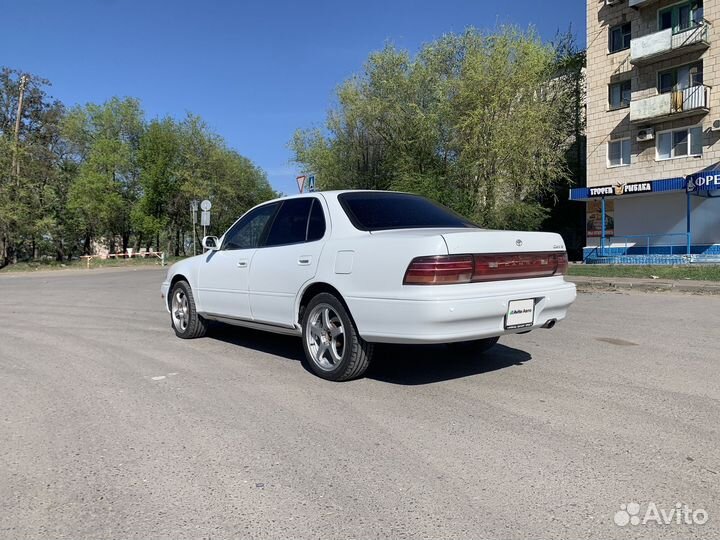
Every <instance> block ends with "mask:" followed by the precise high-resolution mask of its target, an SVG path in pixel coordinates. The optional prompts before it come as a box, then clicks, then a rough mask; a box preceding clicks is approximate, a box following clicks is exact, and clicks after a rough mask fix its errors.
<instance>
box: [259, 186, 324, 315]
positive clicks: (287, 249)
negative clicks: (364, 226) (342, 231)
mask: <svg viewBox="0 0 720 540" xmlns="http://www.w3.org/2000/svg"><path fill="white" fill-rule="evenodd" d="M325 223H326V221H325V213H324V209H323V204H322V201H321V200H320V199H319V198H317V197H300V198H295V199H288V200H286V201H284V202H283V205H282V207H281V208H280V210H279V211H278V213H277V216H276V217H275V219H274V221H273V224H272V227H271V228H270V231H269V233H268V234H267V239H266V240H265V242H264V245H263V246H262V247H260V248H258V250H257V252H256V253H255V255H254V256H253V259H252V263H251V265H250V306H251V308H252V314H253V320H255V321H258V322H264V323H271V324H277V325H280V326H292V325H293V323H294V322H295V299H296V298H297V295H298V293H299V291H300V290H301V289H302V287H303V285H304V284H305V283H307V282H308V281H309V280H310V279H312V278H313V277H314V276H315V273H316V271H317V265H318V259H319V258H320V254H321V252H322V248H323V246H324V244H325V242H324V241H323V238H324V236H325V229H326V227H325Z"/></svg>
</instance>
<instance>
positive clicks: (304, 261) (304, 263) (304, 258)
mask: <svg viewBox="0 0 720 540" xmlns="http://www.w3.org/2000/svg"><path fill="white" fill-rule="evenodd" d="M311 260H312V257H310V255H301V256H300V258H299V259H298V264H299V265H300V266H307V265H308V264H310V261H311Z"/></svg>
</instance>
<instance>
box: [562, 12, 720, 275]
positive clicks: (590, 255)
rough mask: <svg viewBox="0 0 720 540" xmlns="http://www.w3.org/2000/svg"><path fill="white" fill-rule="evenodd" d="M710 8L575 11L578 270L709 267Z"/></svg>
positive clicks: (714, 47)
mask: <svg viewBox="0 0 720 540" xmlns="http://www.w3.org/2000/svg"><path fill="white" fill-rule="evenodd" d="M719 30H720V0H704V1H703V0H684V1H680V2H678V1H677V0H587V33H588V35H587V43H588V50H587V187H585V188H577V189H573V190H571V193H570V198H571V199H572V200H577V201H582V202H585V204H586V205H587V233H586V234H587V247H586V248H585V257H586V260H587V261H588V262H649V263H656V262H657V263H662V262H681V261H687V260H702V259H703V258H712V257H717V256H720V143H719V142H718V139H720V32H719Z"/></svg>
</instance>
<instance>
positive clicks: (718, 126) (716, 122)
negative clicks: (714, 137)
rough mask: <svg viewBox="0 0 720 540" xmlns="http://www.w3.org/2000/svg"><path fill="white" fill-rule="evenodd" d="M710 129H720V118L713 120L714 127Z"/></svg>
mask: <svg viewBox="0 0 720 540" xmlns="http://www.w3.org/2000/svg"><path fill="white" fill-rule="evenodd" d="M710 129H711V130H712V131H720V120H713V123H712V127H711V128H710Z"/></svg>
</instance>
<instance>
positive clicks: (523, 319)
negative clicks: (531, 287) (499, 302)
mask: <svg viewBox="0 0 720 540" xmlns="http://www.w3.org/2000/svg"><path fill="white" fill-rule="evenodd" d="M534 320H535V299H533V298H530V299H528V300H510V302H508V310H507V315H505V328H507V329H511V328H525V327H526V326H532V325H533V321H534Z"/></svg>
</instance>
